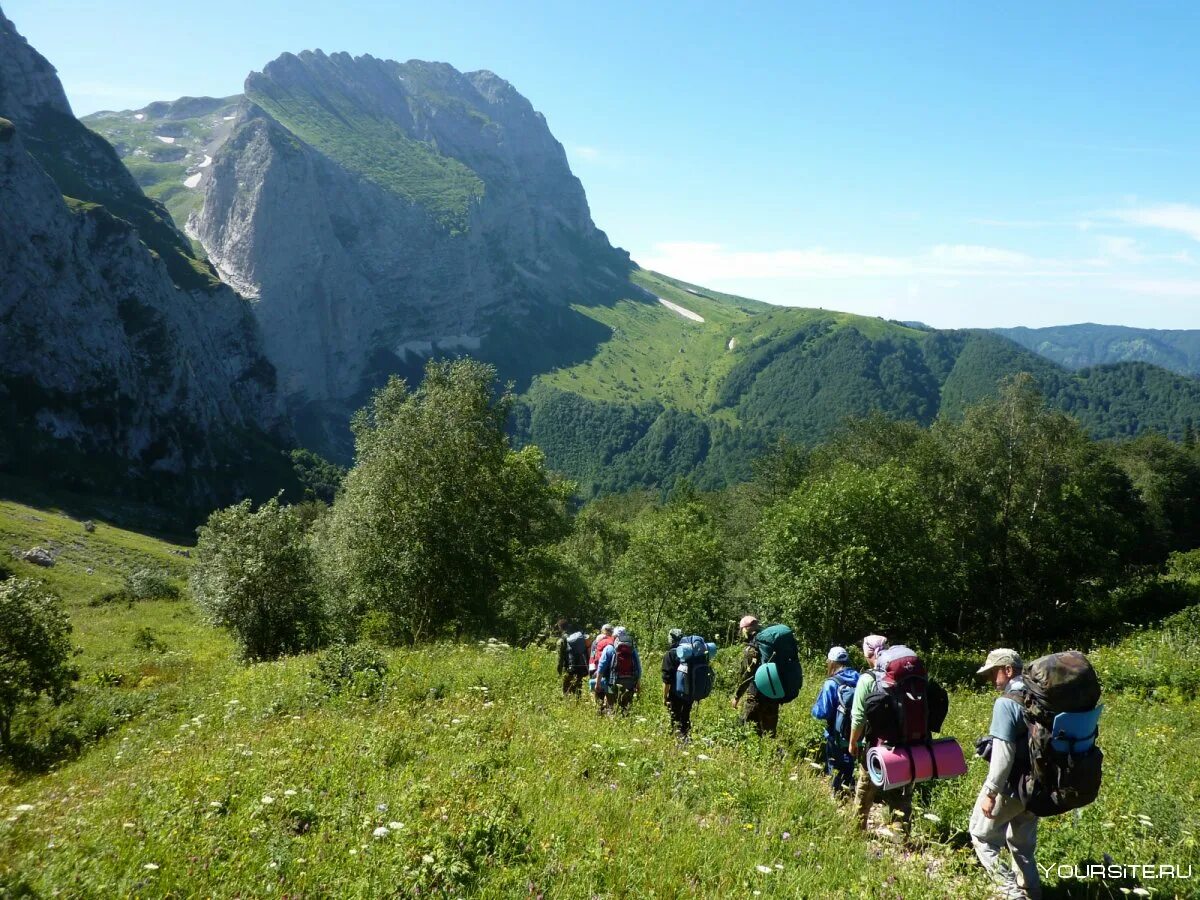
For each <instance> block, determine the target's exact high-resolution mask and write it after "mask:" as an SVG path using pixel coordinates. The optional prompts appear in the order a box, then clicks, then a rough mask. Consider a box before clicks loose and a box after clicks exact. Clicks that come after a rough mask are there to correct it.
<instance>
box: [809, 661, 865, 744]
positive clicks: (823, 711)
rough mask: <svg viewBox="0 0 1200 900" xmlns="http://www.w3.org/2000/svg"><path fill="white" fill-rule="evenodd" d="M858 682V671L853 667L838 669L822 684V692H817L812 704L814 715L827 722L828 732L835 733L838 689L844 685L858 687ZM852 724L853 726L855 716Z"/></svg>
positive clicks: (826, 729)
mask: <svg viewBox="0 0 1200 900" xmlns="http://www.w3.org/2000/svg"><path fill="white" fill-rule="evenodd" d="M857 684H858V673H857V672H855V671H854V670H853V669H838V670H837V671H836V672H834V673H833V675H831V676H830V677H829V678H826V679H825V683H824V684H823V685H821V690H820V693H818V694H817V700H816V702H815V703H814V704H813V706H812V716H813V718H814V719H819V720H820V721H822V722H824V723H825V731H826V733H829V734H832V733H833V728H834V723H835V722H836V720H837V710H838V690H839V689H840V688H841V687H842V686H843V685H845V686H846V687H856V685H857ZM852 711H853V710H852ZM850 724H851V725H852V726H853V724H854V720H853V718H852V719H851V722H850Z"/></svg>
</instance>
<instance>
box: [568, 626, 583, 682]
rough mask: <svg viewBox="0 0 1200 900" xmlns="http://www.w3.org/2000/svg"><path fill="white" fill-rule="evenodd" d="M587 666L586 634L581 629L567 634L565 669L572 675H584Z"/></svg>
mask: <svg viewBox="0 0 1200 900" xmlns="http://www.w3.org/2000/svg"><path fill="white" fill-rule="evenodd" d="M587 668H588V652H587V635H585V634H584V633H583V632H582V631H576V632H575V633H574V634H570V635H567V670H568V671H569V672H570V673H571V674H572V675H585V674H587Z"/></svg>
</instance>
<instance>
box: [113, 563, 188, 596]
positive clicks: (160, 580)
mask: <svg viewBox="0 0 1200 900" xmlns="http://www.w3.org/2000/svg"><path fill="white" fill-rule="evenodd" d="M125 596H126V597H127V598H128V599H129V600H178V599H179V586H178V585H177V584H175V583H174V582H173V581H171V579H170V578H169V577H168V576H167V574H166V573H165V572H159V571H155V570H153V569H138V570H137V571H135V572H131V573H129V574H128V575H126V576H125Z"/></svg>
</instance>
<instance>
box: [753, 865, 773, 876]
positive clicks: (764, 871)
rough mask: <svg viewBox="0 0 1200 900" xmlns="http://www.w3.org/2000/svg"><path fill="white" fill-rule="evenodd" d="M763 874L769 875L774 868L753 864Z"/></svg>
mask: <svg viewBox="0 0 1200 900" xmlns="http://www.w3.org/2000/svg"><path fill="white" fill-rule="evenodd" d="M754 868H756V869H758V871H760V872H761V873H762V874H764V875H770V874H771V873H772V872H773V871H774V870H773V869H772V868H771V867H770V866H755V867H754Z"/></svg>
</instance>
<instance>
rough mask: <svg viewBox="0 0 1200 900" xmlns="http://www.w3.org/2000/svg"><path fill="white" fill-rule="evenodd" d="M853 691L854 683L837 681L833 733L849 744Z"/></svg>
mask: <svg viewBox="0 0 1200 900" xmlns="http://www.w3.org/2000/svg"><path fill="white" fill-rule="evenodd" d="M854 691H855V685H853V684H842V683H841V682H838V686H837V709H836V710H834V714H833V723H832V724H833V728H832V729H831V730H832V732H833V734H835V735H837V736H838V737H840V738H841V739H842V744H844V745H845V746H847V747H849V746H850V732H851V730H852V728H851V724H850V718H851V715H850V714H851V710H852V709H853V708H854Z"/></svg>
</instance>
